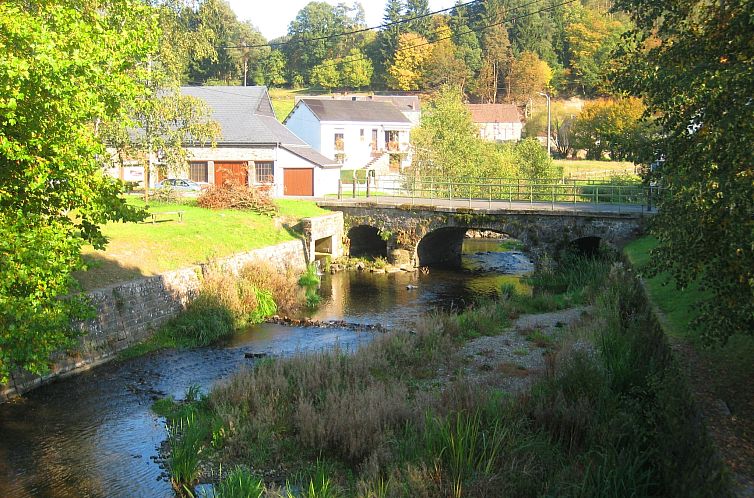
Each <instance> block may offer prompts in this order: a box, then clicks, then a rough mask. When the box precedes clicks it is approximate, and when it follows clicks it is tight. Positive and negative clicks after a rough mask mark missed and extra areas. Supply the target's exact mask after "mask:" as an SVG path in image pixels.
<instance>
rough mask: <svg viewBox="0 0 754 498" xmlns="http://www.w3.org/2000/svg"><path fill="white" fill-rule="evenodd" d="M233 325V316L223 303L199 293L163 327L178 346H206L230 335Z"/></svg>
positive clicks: (213, 297) (208, 295)
mask: <svg viewBox="0 0 754 498" xmlns="http://www.w3.org/2000/svg"><path fill="white" fill-rule="evenodd" d="M234 325H235V320H234V317H233V314H232V313H231V312H230V311H229V310H228V308H227V307H225V306H224V305H223V303H221V302H220V301H219V300H218V299H217V298H216V297H215V296H212V295H210V294H206V293H200V294H199V296H197V297H196V298H195V299H194V300H193V301H191V302H190V303H189V304H188V306H186V310H185V311H184V312H183V313H180V314H179V315H178V316H177V317H175V318H173V319H172V320H171V321H169V322H168V323H167V325H166V326H165V327H166V330H167V331H168V333H169V334H170V335H171V336H172V337H174V338H175V339H176V341H177V342H178V343H179V344H183V345H188V346H207V345H209V344H211V343H213V342H215V341H217V340H218V339H221V338H223V337H227V336H229V335H231V334H232V333H233V330H234Z"/></svg>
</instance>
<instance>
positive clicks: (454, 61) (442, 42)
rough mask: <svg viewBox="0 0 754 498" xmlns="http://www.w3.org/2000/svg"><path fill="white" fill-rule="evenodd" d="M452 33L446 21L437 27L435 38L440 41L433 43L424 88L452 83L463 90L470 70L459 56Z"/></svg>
mask: <svg viewBox="0 0 754 498" xmlns="http://www.w3.org/2000/svg"><path fill="white" fill-rule="evenodd" d="M452 35H453V33H452V31H451V30H450V28H449V27H448V26H447V25H446V24H445V23H444V22H442V23H440V25H439V26H437V28H436V29H435V39H436V40H438V41H437V42H435V43H434V44H433V45H432V55H431V56H430V58H429V60H428V61H427V65H426V70H425V73H424V82H423V86H424V88H439V87H441V86H442V85H451V86H455V87H458V88H460V89H461V90H463V87H464V85H465V84H466V78H467V77H468V71H467V68H466V64H464V62H463V60H461V59H459V58H458V57H457V54H458V50H457V49H456V46H455V45H454V44H453V40H452Z"/></svg>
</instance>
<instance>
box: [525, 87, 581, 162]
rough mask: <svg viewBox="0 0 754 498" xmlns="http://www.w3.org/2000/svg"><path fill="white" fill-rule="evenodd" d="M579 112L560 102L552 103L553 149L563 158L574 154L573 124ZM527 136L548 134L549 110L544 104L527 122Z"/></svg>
mask: <svg viewBox="0 0 754 498" xmlns="http://www.w3.org/2000/svg"><path fill="white" fill-rule="evenodd" d="M576 114H577V112H575V111H574V110H572V109H571V108H569V107H568V106H566V105H564V103H563V102H560V101H555V100H553V101H552V105H551V108H550V115H551V122H550V123H551V126H550V133H551V139H552V144H553V147H554V148H555V151H556V153H557V154H558V155H560V156H561V157H568V156H570V155H571V153H572V152H573V148H574V145H575V143H574V137H573V124H574V122H575V118H576ZM525 130H526V136H527V137H536V136H538V135H539V134H540V133H542V134H545V135H546V134H547V108H546V106H545V105H544V103H543V104H542V105H541V106H538V107H537V110H536V111H535V112H533V113H532V115H531V117H530V118H529V119H527V120H526V126H525Z"/></svg>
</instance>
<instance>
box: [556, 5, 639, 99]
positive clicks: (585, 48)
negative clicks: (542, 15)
mask: <svg viewBox="0 0 754 498" xmlns="http://www.w3.org/2000/svg"><path fill="white" fill-rule="evenodd" d="M624 30H625V26H624V25H623V23H621V22H620V21H618V20H615V19H610V18H608V17H607V14H606V13H601V12H599V11H598V10H591V9H586V8H584V7H583V6H582V5H581V4H579V3H576V4H573V5H571V6H568V8H567V9H566V22H565V39H566V44H567V47H568V57H569V62H570V66H571V68H570V69H571V79H572V83H573V85H574V86H575V87H576V88H579V89H580V91H581V93H582V94H584V95H591V94H594V93H596V92H598V91H599V90H601V89H602V88H603V87H604V85H603V82H604V79H605V76H606V75H607V70H608V68H609V63H610V61H611V60H612V59H611V54H612V52H613V50H614V49H615V47H616V46H617V44H618V41H619V39H620V35H621V34H622V33H623V31H624Z"/></svg>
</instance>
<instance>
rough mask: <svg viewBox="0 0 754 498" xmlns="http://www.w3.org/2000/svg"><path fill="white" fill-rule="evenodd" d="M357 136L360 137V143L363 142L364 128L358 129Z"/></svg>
mask: <svg viewBox="0 0 754 498" xmlns="http://www.w3.org/2000/svg"><path fill="white" fill-rule="evenodd" d="M359 138H360V139H361V143H364V128H362V129H361V130H360V131H359Z"/></svg>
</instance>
